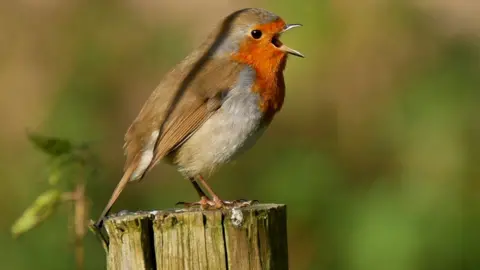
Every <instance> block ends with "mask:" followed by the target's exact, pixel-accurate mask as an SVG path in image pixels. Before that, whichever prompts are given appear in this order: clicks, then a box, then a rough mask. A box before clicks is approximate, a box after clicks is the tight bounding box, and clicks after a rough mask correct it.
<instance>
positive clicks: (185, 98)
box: [125, 58, 243, 180]
mask: <svg viewBox="0 0 480 270" xmlns="http://www.w3.org/2000/svg"><path fill="white" fill-rule="evenodd" d="M200 60H201V59H200ZM185 62H187V63H185ZM242 68H243V66H242V65H241V64H236V63H233V62H231V61H226V60H218V59H215V60H207V61H204V62H203V63H201V65H198V62H197V64H195V65H188V58H187V59H186V60H185V61H184V62H182V63H180V64H179V66H177V67H176V69H174V70H173V71H172V72H170V73H169V74H168V75H167V76H166V78H165V79H164V80H163V81H162V83H161V84H160V85H159V86H158V87H157V89H155V91H154V92H153V93H152V95H151V96H150V98H149V99H148V100H147V102H146V103H145V105H144V107H143V108H142V110H141V111H140V114H139V115H138V116H137V118H136V119H135V121H134V122H133V124H132V125H131V126H130V128H129V129H128V131H127V134H126V135H125V152H126V156H127V160H126V164H125V170H127V169H128V168H129V167H130V166H134V167H136V166H138V164H139V162H140V158H141V156H142V153H144V151H146V150H148V149H146V147H147V146H148V144H149V140H150V139H151V135H152V133H153V132H154V131H158V132H159V133H158V137H157V139H156V143H155V148H154V150H153V159H152V161H151V162H150V164H149V166H148V170H149V169H151V168H152V167H153V166H154V165H155V164H157V163H158V161H160V160H161V159H162V158H163V157H165V156H166V155H167V154H168V153H169V152H170V151H172V150H173V149H175V148H176V147H177V146H178V145H179V144H181V143H183V142H184V140H185V139H186V138H188V136H189V135H190V134H191V133H192V132H194V131H195V130H196V129H197V128H198V127H200V125H201V124H202V123H204V122H205V121H206V120H207V119H208V118H209V117H210V115H212V113H214V112H215V111H216V110H217V109H218V108H220V107H221V103H222V97H223V95H224V94H225V92H227V91H229V90H230V89H231V88H232V86H233V85H234V84H235V82H236V81H237V79H238V75H239V73H240V71H241V70H242ZM146 171H147V170H145V171H144V172H143V173H142V175H141V176H140V177H137V179H141V178H142V176H143V174H144V173H145V172H146ZM137 179H132V180H137Z"/></svg>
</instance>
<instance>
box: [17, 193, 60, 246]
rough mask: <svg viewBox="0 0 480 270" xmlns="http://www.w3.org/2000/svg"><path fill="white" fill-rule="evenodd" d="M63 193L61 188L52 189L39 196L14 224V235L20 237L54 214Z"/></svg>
mask: <svg viewBox="0 0 480 270" xmlns="http://www.w3.org/2000/svg"><path fill="white" fill-rule="evenodd" d="M61 195H62V193H61V191H60V190H57V189H52V190H48V191H46V192H44V193H43V194H41V195H40V196H38V198H37V199H36V200H35V202H34V203H33V204H32V205H31V206H30V207H29V208H27V210H25V212H23V215H22V216H21V217H20V218H19V219H17V221H16V222H15V223H14V224H13V226H12V234H13V236H14V237H18V236H20V235H21V234H23V233H25V232H28V231H30V230H31V229H33V228H34V227H36V226H37V225H39V224H40V223H42V222H43V221H45V220H46V219H47V218H48V217H49V216H50V215H52V214H53V212H54V211H55V209H56V208H57V206H58V205H59V203H60V202H61V200H62V196H61Z"/></svg>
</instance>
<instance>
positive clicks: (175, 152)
mask: <svg viewBox="0 0 480 270" xmlns="http://www.w3.org/2000/svg"><path fill="white" fill-rule="evenodd" d="M299 26H301V25H300V24H286V23H285V22H284V21H283V20H282V19H281V18H280V17H279V16H277V15H275V14H273V13H271V12H269V11H266V10H263V9H258V8H247V9H242V10H239V11H236V12H234V13H232V14H230V15H229V16H227V17H226V18H225V19H224V20H223V21H222V22H221V23H220V24H219V25H218V26H217V27H216V28H215V29H214V31H213V32H212V33H211V34H210V35H209V37H208V38H207V40H206V41H205V42H204V43H203V44H202V45H200V46H199V47H198V48H197V49H196V50H194V51H193V52H192V53H191V54H190V55H189V56H187V57H186V58H185V59H184V60H183V61H181V62H180V63H179V64H178V65H177V66H176V67H175V68H174V69H173V70H171V71H170V72H169V73H168V74H167V75H166V76H165V77H164V79H163V80H162V81H161V83H160V85H159V86H158V87H157V88H156V89H155V90H154V91H153V93H152V94H151V96H150V97H149V98H148V100H147V101H146V103H145V105H144V106H143V108H142V109H141V111H140V113H139V114H138V116H137V117H136V119H135V120H134V122H133V123H132V125H131V126H130V128H129V129H128V131H127V133H126V135H125V145H124V150H125V155H126V163H125V167H124V174H123V177H122V179H121V180H120V182H119V183H118V185H117V187H116V188H115V190H114V192H113V194H112V196H111V198H110V200H109V202H108V204H107V206H106V207H105V210H104V211H103V212H102V214H101V216H100V218H99V219H98V221H97V223H96V226H97V227H98V228H100V227H101V226H102V222H103V218H104V217H105V215H107V214H108V212H109V211H110V209H111V207H112V205H113V204H114V203H115V201H116V200H117V198H118V196H119V195H120V193H121V192H122V190H123V189H124V188H125V186H126V184H127V183H128V182H133V181H139V180H141V179H142V178H143V177H144V176H145V175H146V174H147V173H148V172H149V171H150V170H152V168H153V167H154V166H155V165H156V164H157V163H158V162H159V161H160V160H163V161H165V162H167V163H169V164H172V165H175V166H176V167H177V168H178V170H179V172H180V173H181V174H182V175H184V176H185V178H187V179H189V180H190V181H191V183H192V184H193V186H194V188H195V190H196V191H197V193H198V195H199V196H200V200H199V201H198V202H194V203H184V204H185V205H186V206H192V205H200V206H201V207H202V208H204V209H205V208H211V207H213V208H222V207H225V206H232V205H234V206H235V205H240V206H243V205H248V204H249V203H251V202H248V201H223V200H221V199H220V198H219V197H218V196H217V195H216V193H215V192H214V191H213V190H212V188H211V187H210V186H209V185H208V184H207V182H206V181H205V178H204V177H208V176H210V175H211V174H212V172H214V171H215V169H217V168H218V167H219V166H220V165H222V164H224V163H227V162H229V161H231V160H233V159H234V158H235V157H237V156H238V154H240V153H241V152H244V151H245V150H247V149H249V148H250V147H251V146H252V145H253V144H254V143H255V142H256V140H257V139H258V138H259V137H260V136H261V135H262V133H263V132H264V131H265V129H266V128H267V127H268V126H269V124H270V123H271V121H272V119H273V117H274V116H275V114H276V113H277V112H278V111H279V110H280V109H281V108H282V104H283V100H284V97H285V82H284V78H283V70H284V69H285V64H286V61H287V55H288V54H291V55H295V56H299V57H304V56H303V55H302V54H301V53H300V52H298V51H296V50H293V49H291V48H289V47H287V46H285V45H284V44H283V43H282V42H281V41H280V39H279V38H280V36H281V35H282V33H284V32H285V31H288V30H290V29H292V28H295V27H299ZM200 184H201V185H202V186H203V187H204V189H205V190H206V191H207V192H208V193H209V194H210V195H211V199H210V198H209V197H208V196H207V195H206V194H205V193H204V191H203V190H202V188H201V186H200Z"/></svg>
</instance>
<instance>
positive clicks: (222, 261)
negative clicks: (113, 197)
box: [105, 204, 288, 270]
mask: <svg viewBox="0 0 480 270" xmlns="http://www.w3.org/2000/svg"><path fill="white" fill-rule="evenodd" d="M105 228H106V231H107V234H108V236H109V238H110V241H109V248H108V255H107V268H108V269H164V270H174V269H182V270H183V269H201V270H202V269H214V270H219V269H230V270H232V269H248V270H260V269H261V270H264V269H288V252H287V228H286V207H285V205H277V204H256V205H253V206H249V207H245V208H239V209H238V208H234V209H224V210H207V211H202V210H199V209H192V210H190V209H189V210H185V209H170V210H162V211H154V212H150V213H133V214H128V215H122V216H117V217H113V218H110V219H108V220H107V221H106V222H105Z"/></svg>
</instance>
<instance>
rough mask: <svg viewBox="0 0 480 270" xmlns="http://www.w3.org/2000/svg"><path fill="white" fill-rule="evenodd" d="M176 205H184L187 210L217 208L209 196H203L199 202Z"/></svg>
mask: <svg viewBox="0 0 480 270" xmlns="http://www.w3.org/2000/svg"><path fill="white" fill-rule="evenodd" d="M175 205H183V207H185V208H191V207H195V206H200V208H202V209H209V208H214V207H215V202H214V201H213V200H210V199H209V198H208V197H207V196H202V197H201V198H200V200H199V201H198V202H178V203H176V204H175Z"/></svg>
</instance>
